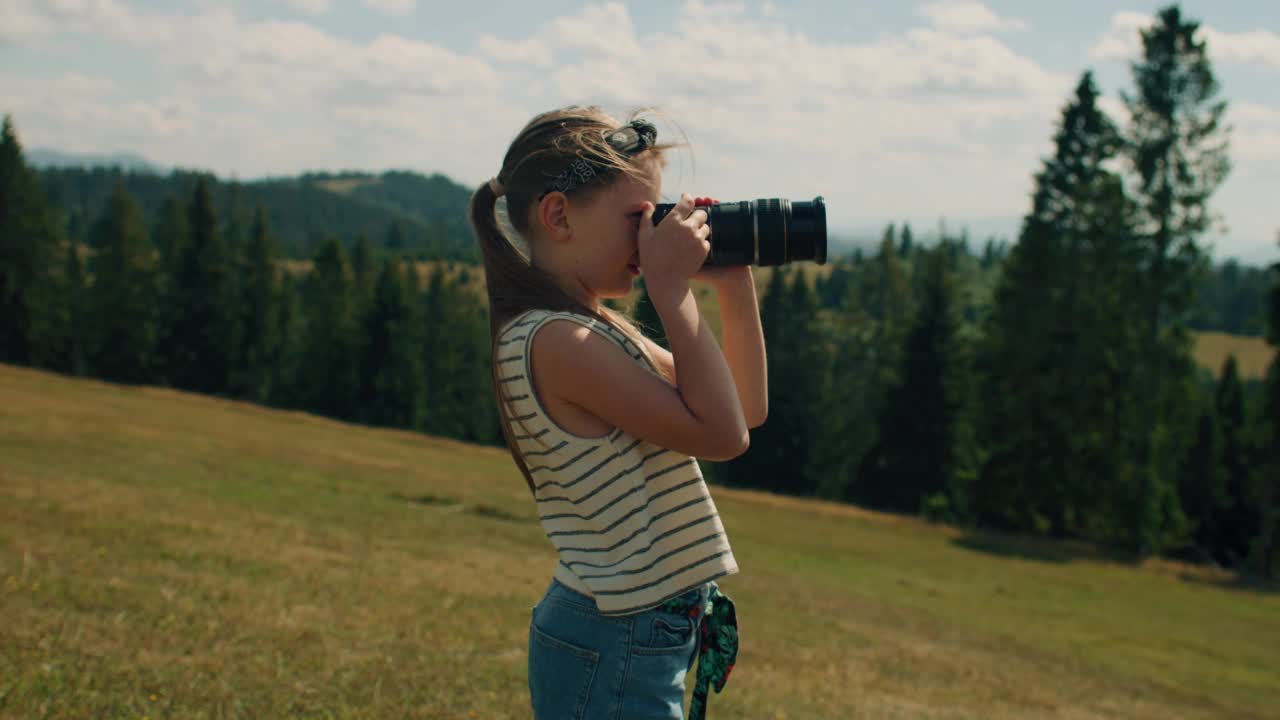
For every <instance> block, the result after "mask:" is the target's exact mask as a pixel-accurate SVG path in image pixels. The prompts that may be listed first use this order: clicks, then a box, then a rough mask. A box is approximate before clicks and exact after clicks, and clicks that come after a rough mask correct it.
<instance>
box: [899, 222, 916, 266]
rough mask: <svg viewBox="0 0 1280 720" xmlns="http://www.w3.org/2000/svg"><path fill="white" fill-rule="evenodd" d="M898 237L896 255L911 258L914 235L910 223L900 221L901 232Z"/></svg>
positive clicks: (906, 258)
mask: <svg viewBox="0 0 1280 720" xmlns="http://www.w3.org/2000/svg"><path fill="white" fill-rule="evenodd" d="M899 238H900V242H899V245H898V257H901V258H902V259H904V260H909V259H911V253H912V252H914V250H915V237H914V236H913V235H912V234H911V225H910V224H908V223H905V222H904V223H902V232H901V233H900V234H899Z"/></svg>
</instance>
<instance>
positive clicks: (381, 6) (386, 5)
mask: <svg viewBox="0 0 1280 720" xmlns="http://www.w3.org/2000/svg"><path fill="white" fill-rule="evenodd" d="M363 1H364V4H365V7H368V8H372V9H374V10H377V11H378V12H380V13H383V14H386V15H393V16H396V17H403V16H405V15H409V14H411V13H413V10H414V8H415V7H417V4H418V1H417V0H363Z"/></svg>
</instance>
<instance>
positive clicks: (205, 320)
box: [167, 178, 238, 394]
mask: <svg viewBox="0 0 1280 720" xmlns="http://www.w3.org/2000/svg"><path fill="white" fill-rule="evenodd" d="M187 226H188V229H189V232H190V238H189V242H188V243H187V245H186V247H184V248H183V249H182V251H181V259H180V260H179V267H178V269H177V272H178V274H177V276H176V277H175V278H173V285H172V288H171V290H172V292H171V295H170V297H171V302H173V303H174V308H173V310H174V312H175V313H176V316H175V317H174V324H173V326H172V327H171V329H170V333H171V335H170V337H169V338H168V342H169V343H170V348H169V352H168V353H167V354H168V356H169V357H170V359H171V363H172V364H171V365H170V367H169V373H168V374H169V378H170V380H171V382H172V383H173V384H174V385H175V386H176V387H179V388H182V389H185V390H193V391H195V392H203V393H209V394H219V393H223V392H226V390H227V386H228V382H229V381H230V375H231V370H232V367H233V362H234V358H235V354H236V347H237V332H236V330H237V327H236V326H237V323H236V317H237V314H238V313H237V302H236V301H237V298H236V295H235V290H236V279H235V271H236V266H235V258H234V257H233V256H232V254H231V251H230V248H229V247H228V246H227V242H226V239H225V238H223V237H222V233H220V232H218V222H217V217H216V215H215V214H214V210H213V198H212V193H211V191H210V188H209V182H208V181H207V180H206V179H205V178H201V179H200V180H199V181H198V182H197V183H196V186H195V190H194V192H193V194H192V198H191V203H190V205H188V207H187Z"/></svg>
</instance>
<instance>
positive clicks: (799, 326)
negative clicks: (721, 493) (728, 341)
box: [721, 267, 830, 495]
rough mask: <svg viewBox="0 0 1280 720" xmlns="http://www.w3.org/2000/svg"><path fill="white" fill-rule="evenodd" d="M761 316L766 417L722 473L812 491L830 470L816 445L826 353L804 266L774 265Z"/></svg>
mask: <svg viewBox="0 0 1280 720" xmlns="http://www.w3.org/2000/svg"><path fill="white" fill-rule="evenodd" d="M760 321H761V325H762V327H763V330H764V336H765V342H766V343H767V344H768V347H769V363H768V374H769V379H768V384H769V388H770V398H769V417H768V419H767V420H766V421H765V424H764V425H762V426H760V427H758V428H755V429H754V430H752V432H751V446H750V447H749V448H748V449H747V451H746V452H745V453H743V454H742V455H740V456H738V457H737V458H734V459H733V460H730V461H728V462H727V463H725V464H724V465H723V466H722V467H723V471H722V473H721V477H723V478H724V479H725V481H726V482H727V483H730V484H733V485H739V486H746V487H762V488H767V489H769V490H774V491H777V492H782V493H786V494H791V495H812V494H813V493H814V492H815V491H816V490H817V489H818V487H819V484H820V483H821V482H822V481H823V480H824V477H823V471H824V470H826V469H829V465H828V464H827V463H829V459H828V458H827V457H826V456H825V455H823V454H821V453H818V452H816V449H817V448H819V447H820V446H821V445H822V444H823V442H824V440H825V434H824V433H825V432H826V431H827V430H828V426H826V425H823V422H824V421H825V420H826V413H825V412H824V411H825V410H827V409H828V407H829V406H828V403H829V402H830V398H829V397H828V394H829V383H830V379H829V378H830V353H829V352H828V346H827V343H826V338H825V337H824V336H823V334H822V327H823V325H822V321H821V320H820V318H819V313H818V302H817V297H816V296H815V294H814V291H813V289H812V288H811V287H810V286H809V283H808V282H807V281H806V280H805V277H804V273H803V272H800V271H798V270H786V269H784V268H783V267H778V268H776V269H775V271H774V273H773V277H772V278H771V279H770V281H769V285H768V288H767V290H766V293H765V297H764V301H763V303H762V307H761V311H760ZM784 389H785V390H784Z"/></svg>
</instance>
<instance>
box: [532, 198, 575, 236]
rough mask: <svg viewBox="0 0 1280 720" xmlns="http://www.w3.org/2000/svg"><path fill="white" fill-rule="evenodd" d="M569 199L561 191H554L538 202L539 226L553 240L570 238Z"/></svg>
mask: <svg viewBox="0 0 1280 720" xmlns="http://www.w3.org/2000/svg"><path fill="white" fill-rule="evenodd" d="M568 204H569V198H567V197H565V194H564V193H562V192H560V191H558V190H557V191H552V192H549V193H547V194H546V195H543V196H542V199H541V200H539V201H538V226H539V227H540V228H541V229H542V231H543V232H545V233H546V234H547V237H549V238H551V239H553V240H566V239H568V238H569V235H570V229H569V213H568Z"/></svg>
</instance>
